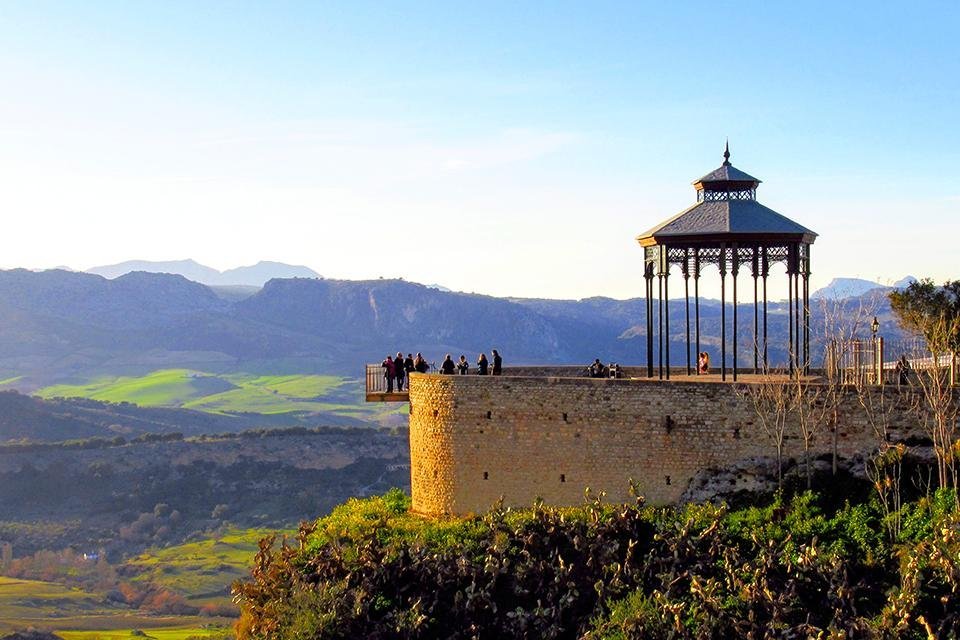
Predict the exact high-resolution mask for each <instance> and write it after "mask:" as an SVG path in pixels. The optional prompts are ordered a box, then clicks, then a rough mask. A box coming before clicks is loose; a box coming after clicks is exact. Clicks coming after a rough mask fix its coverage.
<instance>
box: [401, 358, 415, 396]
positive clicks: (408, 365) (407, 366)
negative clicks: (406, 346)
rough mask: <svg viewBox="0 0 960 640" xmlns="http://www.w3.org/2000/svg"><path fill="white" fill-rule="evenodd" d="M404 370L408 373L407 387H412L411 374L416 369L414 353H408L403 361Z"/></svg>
mask: <svg viewBox="0 0 960 640" xmlns="http://www.w3.org/2000/svg"><path fill="white" fill-rule="evenodd" d="M403 371H404V373H406V374H407V388H408V389H409V388H410V374H411V373H413V372H414V371H416V369H414V366H413V354H412V353H408V354H407V359H406V360H404V361H403Z"/></svg>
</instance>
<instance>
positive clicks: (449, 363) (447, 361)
mask: <svg viewBox="0 0 960 640" xmlns="http://www.w3.org/2000/svg"><path fill="white" fill-rule="evenodd" d="M456 368H457V365H455V364H454V363H453V358H451V357H450V354H449V353H448V354H447V357H446V358H444V359H443V364H441V365H440V373H442V374H443V375H445V376H452V375H453V372H454V371H456Z"/></svg>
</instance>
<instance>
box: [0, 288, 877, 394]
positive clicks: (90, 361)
mask: <svg viewBox="0 0 960 640" xmlns="http://www.w3.org/2000/svg"><path fill="white" fill-rule="evenodd" d="M247 293H248V292H244V293H243V294H242V295H235V296H226V295H222V292H221V293H220V294H218V292H217V291H215V290H213V289H212V288H210V287H208V286H204V285H202V284H199V283H197V282H192V281H190V280H188V279H186V278H185V277H183V276H180V275H169V274H156V273H145V272H134V273H129V274H126V275H123V276H120V277H118V278H115V279H113V280H108V279H105V278H103V277H100V276H97V275H92V274H89V273H71V272H66V271H44V272H40V273H34V272H31V271H27V270H24V269H18V270H12V271H0V385H6V387H7V388H17V389H21V390H26V391H30V390H33V389H36V388H39V387H41V386H44V387H45V386H49V385H51V384H58V383H67V384H77V383H78V382H83V381H84V379H87V378H89V377H90V376H91V375H92V374H100V375H105V374H109V375H143V374H144V373H147V372H150V371H156V370H159V369H174V368H185V369H196V370H199V371H210V372H215V373H216V372H229V371H245V372H251V373H262V374H283V373H291V374H292V373H304V374H305V373H332V374H339V375H344V376H348V377H354V378H355V377H359V376H360V375H362V371H363V369H362V367H363V364H364V362H379V361H380V360H382V359H383V357H384V356H385V355H386V354H388V353H394V354H395V353H396V352H397V351H398V350H402V351H404V352H405V353H411V352H417V351H421V352H423V354H424V355H425V356H426V357H427V359H428V360H431V361H436V362H439V361H440V360H442V358H443V356H444V354H445V353H451V354H455V355H459V354H461V353H462V354H465V355H467V356H468V359H469V360H470V361H471V362H473V361H475V360H476V357H477V354H478V353H479V352H481V351H483V352H487V353H489V351H490V350H491V349H492V348H497V349H499V350H500V351H501V353H503V354H504V356H505V358H506V360H507V364H533V363H543V364H581V363H587V362H591V361H593V359H594V358H600V359H601V360H603V361H605V362H610V361H614V362H621V363H625V364H627V363H640V362H643V361H644V360H645V355H646V342H647V341H646V316H645V304H644V301H643V299H642V298H632V299H628V300H614V299H611V298H586V299H583V300H541V299H520V298H509V299H508V298H495V297H492V296H484V295H477V294H467V293H459V292H446V291H440V290H437V289H432V288H429V287H426V286H423V285H420V284H416V283H411V282H405V281H402V280H366V281H347V280H329V279H315V278H286V279H274V280H270V281H269V282H267V283H266V284H265V285H264V287H263V288H262V289H260V290H258V291H257V292H256V293H254V294H253V295H247ZM878 300H879V304H880V305H881V306H880V308H878V309H877V310H876V313H877V315H879V316H880V320H881V324H882V325H883V331H884V332H885V335H887V336H888V337H893V335H894V334H895V333H896V327H895V325H894V323H893V322H892V321H891V320H890V316H889V309H888V307H887V306H886V305H887V303H886V298H885V296H882V295H880V296H879V297H878ZM785 307H786V305H785V304H784V303H781V302H778V303H771V304H770V306H769V308H770V317H769V334H770V350H771V357H772V359H773V360H774V361H775V362H776V361H779V359H782V357H783V349H784V347H785V346H786V345H785V343H786V335H787V317H786V314H785V313H784V311H785ZM741 308H742V311H741V313H740V316H739V327H738V329H739V331H738V334H739V340H740V345H741V354H744V353H748V352H750V351H751V349H752V340H753V338H752V330H753V313H752V305H750V304H744V305H742V306H741ZM684 311H685V309H684V303H683V300H682V299H679V300H671V301H670V316H671V320H672V322H671V326H670V330H671V331H670V340H671V343H672V345H673V346H672V348H671V355H672V360H673V362H674V363H675V364H683V363H684V362H685V360H686V358H685V356H684V350H683V341H684V339H685V325H684V321H683V318H684ZM728 311H729V309H728ZM812 311H813V314H814V326H813V328H812V330H811V335H812V336H814V339H816V337H818V336H821V335H822V332H821V331H820V329H818V324H817V323H818V313H819V311H818V306H817V305H813V309H812ZM700 318H701V347H702V348H703V349H704V350H707V351H709V352H710V353H711V355H712V356H715V358H714V359H715V360H716V359H717V357H718V356H719V336H720V304H719V302H718V301H715V300H702V301H701V304H700ZM731 320H732V314H728V317H727V322H728V336H730V335H732V331H731V326H730V322H731ZM14 378H16V379H17V380H15V381H12V382H11V379H14Z"/></svg>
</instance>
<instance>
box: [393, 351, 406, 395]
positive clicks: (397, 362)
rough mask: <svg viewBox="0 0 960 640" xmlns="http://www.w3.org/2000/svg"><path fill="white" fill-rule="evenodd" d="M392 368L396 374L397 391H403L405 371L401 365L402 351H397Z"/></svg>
mask: <svg viewBox="0 0 960 640" xmlns="http://www.w3.org/2000/svg"><path fill="white" fill-rule="evenodd" d="M393 370H394V372H396V376H397V391H403V379H404V378H405V377H406V371H405V370H404V367H403V352H402V351H397V357H396V359H395V360H394V361H393Z"/></svg>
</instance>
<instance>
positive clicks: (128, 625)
mask: <svg viewBox="0 0 960 640" xmlns="http://www.w3.org/2000/svg"><path fill="white" fill-rule="evenodd" d="M218 620H222V619H218ZM209 621H210V620H209V619H207V620H202V619H201V618H199V617H196V616H191V617H182V616H165V617H159V616H151V615H143V614H139V613H137V612H136V611H133V610H131V609H129V608H127V607H125V606H123V605H117V604H111V603H109V602H107V601H106V598H105V597H104V594H101V593H94V592H91V591H84V590H83V589H78V588H73V587H67V586H64V585H61V584H55V583H52V582H42V581H39V580H21V579H18V578H7V577H2V576H0V635H4V634H6V633H7V632H9V631H15V630H18V629H26V628H28V627H42V628H52V629H111V628H123V629H132V628H139V627H151V626H166V627H173V626H176V625H180V626H187V625H189V626H191V627H199V626H200V625H201V624H203V623H205V622H209ZM125 637H129V632H128V633H127V636H125Z"/></svg>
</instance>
